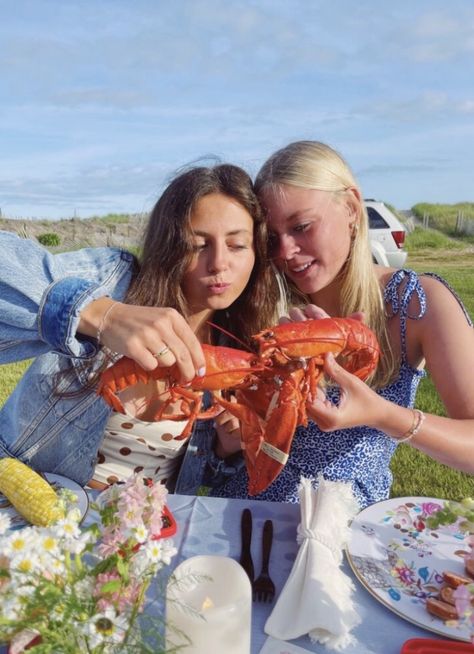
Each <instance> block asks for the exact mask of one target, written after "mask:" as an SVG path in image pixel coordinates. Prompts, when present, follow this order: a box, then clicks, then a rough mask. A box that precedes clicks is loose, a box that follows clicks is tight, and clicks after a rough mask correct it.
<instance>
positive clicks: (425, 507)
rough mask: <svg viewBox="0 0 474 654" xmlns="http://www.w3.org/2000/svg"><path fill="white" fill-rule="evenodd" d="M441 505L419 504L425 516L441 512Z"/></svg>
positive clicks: (432, 503)
mask: <svg viewBox="0 0 474 654" xmlns="http://www.w3.org/2000/svg"><path fill="white" fill-rule="evenodd" d="M441 508H442V507H441V504H436V502H423V503H422V504H421V510H422V511H423V513H424V514H425V515H433V513H437V512H438V511H440V510H441Z"/></svg>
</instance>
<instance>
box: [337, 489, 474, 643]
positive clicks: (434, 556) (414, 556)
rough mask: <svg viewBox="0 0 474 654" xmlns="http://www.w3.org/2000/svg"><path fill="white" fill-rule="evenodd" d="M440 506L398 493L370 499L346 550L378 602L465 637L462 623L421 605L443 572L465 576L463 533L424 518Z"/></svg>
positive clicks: (418, 621)
mask: <svg viewBox="0 0 474 654" xmlns="http://www.w3.org/2000/svg"><path fill="white" fill-rule="evenodd" d="M443 505H444V501H443V500H439V499H434V498H430V497H397V498H394V499H391V500H385V501H384V502H378V503H377V504H372V505H371V506H369V507H367V508H366V509H364V510H363V511H361V512H360V513H359V514H358V515H357V516H356V517H355V518H354V520H353V522H352V525H351V543H350V545H349V546H348V548H347V551H346V554H347V558H348V560H349V564H350V566H351V568H352V569H353V571H354V573H355V575H356V577H357V579H358V580H359V581H360V582H361V584H362V585H363V586H364V587H365V588H366V589H367V590H368V591H369V592H370V593H371V594H372V595H373V596H374V597H375V598H376V599H378V600H379V601H380V602H381V603H382V604H384V605H385V606H386V607H387V608H389V609H391V610H392V611H393V612H394V613H396V614H397V615H399V616H401V617H402V618H404V619H405V620H408V621H409V622H412V623H414V624H416V625H418V626H419V627H423V628H424V629H428V631H433V632H434V633H437V634H441V635H443V636H447V637H448V638H452V639H455V640H463V641H469V632H468V629H467V627H466V626H465V625H462V624H459V623H458V622H456V621H450V622H446V623H445V622H443V621H442V620H441V619H439V618H436V617H434V616H432V615H430V614H429V613H428V612H427V610H426V608H425V601H426V598H427V597H431V596H436V595H437V594H438V591H439V588H440V586H441V585H442V582H443V580H442V577H441V575H442V573H443V571H445V570H451V571H453V572H457V573H459V574H462V575H465V572H464V560H463V557H464V556H465V555H466V554H467V553H468V549H469V548H468V545H467V542H466V538H465V537H464V535H463V534H462V533H460V532H459V530H458V529H457V527H456V525H450V526H448V527H439V528H438V529H436V530H433V529H430V528H429V527H428V526H427V525H426V519H427V518H428V517H429V516H430V515H432V514H433V513H434V512H435V511H437V510H439V509H440V508H441V507H442V506H443Z"/></svg>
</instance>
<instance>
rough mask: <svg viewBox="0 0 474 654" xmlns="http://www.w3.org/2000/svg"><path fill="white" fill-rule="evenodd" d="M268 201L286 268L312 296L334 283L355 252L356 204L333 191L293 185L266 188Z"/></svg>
mask: <svg viewBox="0 0 474 654" xmlns="http://www.w3.org/2000/svg"><path fill="white" fill-rule="evenodd" d="M263 205H264V207H265V208H266V211H267V216H268V228H269V233H270V246H271V247H270V254H271V256H272V258H273V260H274V261H275V264H276V265H277V267H278V268H279V269H280V270H281V272H283V273H284V274H285V275H286V276H287V277H288V278H289V279H291V280H292V281H293V282H294V283H295V284H296V286H297V287H298V288H299V289H300V290H301V291H302V292H303V293H306V294H307V295H312V294H315V293H318V292H319V291H321V290H322V289H324V288H326V287H327V286H329V285H330V284H331V283H332V282H333V281H334V280H335V279H336V278H337V275H338V273H339V272H340V270H341V268H342V267H343V265H344V263H345V262H346V260H347V257H348V255H349V251H350V246H351V234H352V231H353V227H354V222H355V220H356V219H355V212H354V209H353V207H352V206H351V205H350V204H349V203H348V202H347V201H346V200H345V199H343V198H339V197H337V196H336V195H334V194H333V193H330V192H327V191H317V190H313V189H305V188H301V187H298V186H290V185H288V184H281V185H280V186H279V187H278V188H277V189H276V190H273V191H272V190H267V191H265V192H264V193H263Z"/></svg>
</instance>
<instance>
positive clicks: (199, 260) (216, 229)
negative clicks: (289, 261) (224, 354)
mask: <svg viewBox="0 0 474 654" xmlns="http://www.w3.org/2000/svg"><path fill="white" fill-rule="evenodd" d="M191 227H192V230H193V233H194V255H193V259H192V261H191V264H190V265H189V267H188V269H187V271H186V273H185V274H184V276H183V280H182V282H181V286H182V289H183V292H184V294H185V296H186V300H187V301H188V303H189V307H190V310H191V311H192V312H193V313H198V312H201V311H203V310H206V309H207V310H210V311H216V310H218V309H225V308H227V307H228V306H229V305H231V304H232V302H234V301H235V300H236V299H237V298H238V297H239V295H240V294H241V293H242V291H243V290H244V289H245V287H246V285H247V283H248V281H249V278H250V275H251V273H252V269H253V265H254V263H255V251H254V247H253V219H252V216H251V215H250V214H249V213H248V211H247V210H246V209H244V207H243V206H242V205H241V204H239V203H238V202H237V200H234V199H233V198H231V197H229V196H227V195H223V194H222V193H210V194H209V195H205V196H204V197H202V198H201V199H200V200H198V201H197V202H196V204H195V206H194V210H193V212H192V214H191Z"/></svg>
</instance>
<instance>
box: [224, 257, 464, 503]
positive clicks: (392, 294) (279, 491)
mask: <svg viewBox="0 0 474 654" xmlns="http://www.w3.org/2000/svg"><path fill="white" fill-rule="evenodd" d="M430 276H433V277H436V278H437V279H439V281H441V282H442V283H443V284H445V286H447V287H448V288H450V287H449V286H448V284H447V283H446V281H444V280H443V279H441V278H439V277H438V276H437V275H433V274H430ZM450 290H451V292H452V293H453V294H454V295H455V297H456V299H457V300H458V302H459V303H460V305H461V307H462V308H463V311H464V313H465V315H466V318H467V320H468V322H469V323H470V324H471V325H472V322H471V320H470V318H469V316H468V314H467V312H466V310H465V309H464V306H463V305H462V302H461V300H460V299H459V298H458V297H457V295H456V293H455V292H454V291H453V290H452V289H451V288H450ZM413 294H415V295H416V297H417V299H418V305H419V311H418V313H417V314H416V315H411V314H409V312H408V306H409V303H410V300H411V299H412V297H413ZM384 300H385V302H386V304H387V305H388V306H389V308H390V312H391V315H397V314H398V315H399V319H400V338H401V366H400V373H399V375H398V378H397V379H396V380H395V381H394V382H393V383H392V384H390V385H389V386H386V387H385V388H382V389H379V391H378V393H379V394H380V395H381V396H382V397H384V398H386V399H387V400H390V401H391V402H395V403H396V404H399V405H400V406H406V407H412V406H413V405H414V402H415V395H416V391H417V388H418V384H419V382H420V380H421V378H422V377H424V376H425V374H426V373H425V372H424V371H423V370H416V369H414V368H412V367H411V366H410V365H409V364H408V362H407V358H406V329H407V319H408V318H409V319H411V320H419V319H420V318H422V317H423V316H424V314H425V311H426V296H425V292H424V290H423V287H422V286H421V283H420V280H419V278H418V275H417V274H416V273H415V272H414V271H412V270H398V271H397V272H395V273H394V274H393V275H392V277H391V278H390V280H389V282H388V284H387V285H386V287H385V290H384ZM328 395H329V397H330V398H331V400H332V401H333V402H335V403H337V402H338V399H339V389H338V388H337V387H331V388H330V389H328ZM396 447H397V443H396V441H395V440H393V439H391V438H390V437H388V436H387V435H386V434H384V432H382V431H379V430H377V429H373V428H370V427H366V426H359V427H353V428H351V429H343V430H335V431H332V432H322V431H321V430H320V429H319V428H318V426H317V425H316V424H315V423H314V422H312V421H309V424H308V426H307V427H306V428H304V427H299V428H298V429H297V430H296V433H295V437H294V439H293V443H292V446H291V450H290V455H289V459H288V462H287V464H286V465H285V467H284V468H283V470H282V471H281V473H280V475H279V476H278V477H277V478H276V479H275V481H274V482H273V483H272V484H271V485H270V486H269V487H268V488H267V489H266V490H265V491H264V492H263V493H260V494H259V495H256V496H252V498H251V499H257V500H270V501H276V502H290V503H297V502H298V501H299V498H298V486H299V483H300V478H301V477H302V476H303V477H307V478H310V479H312V480H314V481H315V482H316V479H317V477H318V475H320V474H322V475H323V477H324V478H325V479H329V480H332V481H348V482H351V484H352V488H353V492H354V494H355V496H356V498H357V500H358V501H359V504H360V506H361V508H363V507H365V506H368V505H369V504H373V503H374V502H378V501H380V500H384V499H387V498H388V496H389V492H390V486H391V484H392V473H391V471H390V467H389V464H390V460H391V458H392V455H393V453H394V451H395V448H396ZM247 482H248V477H247V472H246V470H245V468H242V469H241V470H240V471H239V472H238V473H236V474H235V475H234V476H233V477H231V478H230V479H229V481H228V482H227V483H226V484H225V485H223V486H219V487H217V488H214V489H213V490H212V495H214V496H217V497H237V498H250V496H249V495H248V492H247Z"/></svg>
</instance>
